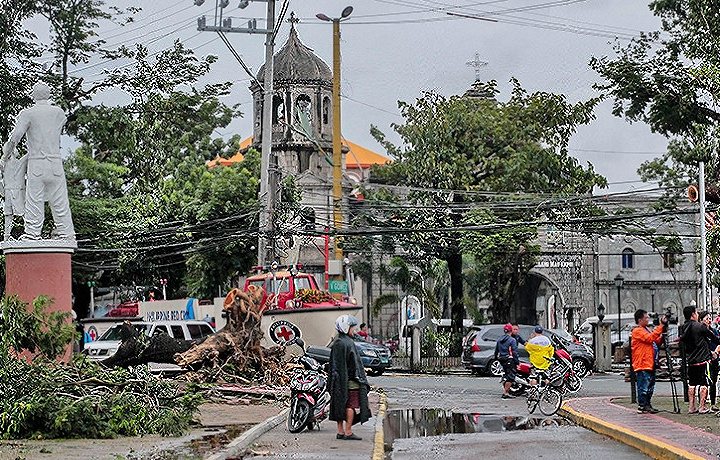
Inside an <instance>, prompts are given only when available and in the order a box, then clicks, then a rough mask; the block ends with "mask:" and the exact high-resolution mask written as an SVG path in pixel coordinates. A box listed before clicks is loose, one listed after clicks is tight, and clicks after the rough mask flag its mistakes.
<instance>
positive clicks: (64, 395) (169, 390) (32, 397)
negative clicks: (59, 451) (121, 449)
mask: <svg viewBox="0 0 720 460" xmlns="http://www.w3.org/2000/svg"><path fill="white" fill-rule="evenodd" d="M0 392H1V393H2V394H3V398H1V399H0V438H2V439H23V438H31V437H32V438H38V437H42V438H113V437H117V436H142V435H144V434H161V435H179V434H182V433H183V432H185V431H186V430H187V429H188V427H189V423H190V422H191V420H192V418H193V415H194V414H195V413H196V411H197V408H198V406H199V404H200V402H201V396H200V394H199V393H197V392H196V390H195V388H194V387H191V388H189V389H188V390H186V391H181V390H180V389H179V388H178V386H177V384H175V383H172V382H169V381H165V380H162V379H160V378H158V377H155V376H153V375H152V374H150V372H149V371H148V368H147V367H146V366H138V367H135V368H132V369H130V370H126V369H122V368H115V369H112V370H107V369H103V368H101V367H99V366H98V365H96V364H92V363H89V362H86V361H84V359H83V358H82V357H79V358H78V359H77V360H76V361H75V362H74V363H71V364H67V365H65V364H61V363H57V362H55V361H47V360H36V361H34V362H32V363H28V362H26V361H24V360H22V359H18V358H15V357H13V356H10V355H8V354H2V355H0Z"/></svg>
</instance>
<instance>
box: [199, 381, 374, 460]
mask: <svg viewBox="0 0 720 460" xmlns="http://www.w3.org/2000/svg"><path fill="white" fill-rule="evenodd" d="M369 397H370V410H371V412H372V417H371V418H370V420H368V421H367V422H366V423H364V424H362V425H360V424H357V425H355V426H354V427H353V432H354V433H355V434H356V435H358V436H360V437H361V438H362V440H361V441H345V440H339V439H336V437H335V434H336V432H337V429H336V423H335V422H332V421H329V420H325V421H323V422H322V423H321V424H320V430H313V431H307V430H305V431H302V432H300V433H296V434H292V433H290V432H289V431H288V430H287V428H286V426H285V422H286V419H287V411H284V412H283V413H281V414H278V415H277V416H275V417H271V418H269V419H267V420H266V421H265V422H263V423H261V424H259V425H256V427H254V428H253V429H251V430H249V431H248V432H246V433H244V434H243V436H241V437H240V438H237V439H236V440H235V441H233V442H232V443H231V444H229V445H228V446H226V447H225V448H224V449H223V450H222V451H221V452H218V453H216V454H215V455H212V456H210V457H206V458H205V460H231V459H243V460H249V459H262V460H270V459H281V458H282V459H286V458H312V459H316V460H321V459H327V460H335V459H337V458H343V459H347V460H354V459H357V460H361V459H362V460H367V459H371V458H372V459H378V460H380V459H382V458H384V447H383V436H382V419H383V418H384V416H385V396H384V395H382V394H378V393H375V392H370V395H369Z"/></svg>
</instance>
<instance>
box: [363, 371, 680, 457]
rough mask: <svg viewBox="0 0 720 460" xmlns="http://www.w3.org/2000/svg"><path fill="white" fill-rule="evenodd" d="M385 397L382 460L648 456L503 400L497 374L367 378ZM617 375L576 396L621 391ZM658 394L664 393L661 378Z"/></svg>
mask: <svg viewBox="0 0 720 460" xmlns="http://www.w3.org/2000/svg"><path fill="white" fill-rule="evenodd" d="M371 384H372V385H374V386H376V387H380V388H382V389H383V390H384V391H385V392H386V394H387V397H388V414H387V416H386V418H385V422H384V424H383V427H384V435H385V442H386V451H391V452H389V453H388V458H392V459H416V458H442V459H444V460H451V459H465V458H524V457H528V456H530V457H551V458H554V459H555V458H558V459H562V458H568V459H571V458H572V459H575V458H598V459H600V458H609V457H614V458H623V459H639V458H648V457H647V456H645V455H644V454H642V453H640V452H638V451H636V450H635V449H633V448H631V447H628V446H626V445H624V444H621V443H619V442H616V441H614V440H611V439H609V438H607V437H605V436H601V435H598V434H596V433H593V432H591V431H588V430H585V429H583V428H580V427H576V426H572V425H570V424H568V423H567V422H566V421H565V420H564V419H562V418H560V417H545V416H542V415H541V414H539V413H536V414H533V415H529V414H528V412H527V408H526V403H525V398H524V397H520V398H515V399H510V400H503V399H501V398H500V395H501V388H500V383H499V379H498V378H496V377H471V376H467V375H444V376H430V375H402V374H388V375H385V376H382V377H376V378H371ZM629 390H630V387H629V383H626V382H624V381H623V379H622V378H621V377H620V376H619V375H615V374H608V375H597V376H589V377H587V378H586V379H585V381H584V385H583V389H582V390H581V391H580V392H579V393H578V395H577V396H579V397H582V396H601V395H608V396H626V395H628V394H629ZM657 393H658V394H665V393H667V394H670V386H669V384H667V383H662V382H660V383H659V384H658V389H657Z"/></svg>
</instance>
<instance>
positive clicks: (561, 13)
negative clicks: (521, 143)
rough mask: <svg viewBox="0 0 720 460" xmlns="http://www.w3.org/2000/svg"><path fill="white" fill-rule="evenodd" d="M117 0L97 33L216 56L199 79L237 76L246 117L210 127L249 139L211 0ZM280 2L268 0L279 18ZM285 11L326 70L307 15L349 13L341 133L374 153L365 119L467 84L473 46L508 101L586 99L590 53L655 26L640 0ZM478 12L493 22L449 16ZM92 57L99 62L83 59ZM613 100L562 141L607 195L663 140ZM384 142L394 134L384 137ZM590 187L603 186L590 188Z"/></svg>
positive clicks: (424, 1)
mask: <svg viewBox="0 0 720 460" xmlns="http://www.w3.org/2000/svg"><path fill="white" fill-rule="evenodd" d="M238 1H239V0H231V2H230V5H229V7H228V8H227V9H226V10H225V16H226V17H227V16H232V17H233V24H234V25H239V24H240V23H244V22H246V21H247V20H248V19H249V18H257V19H258V25H259V26H263V23H264V18H265V13H266V3H265V2H260V1H257V2H251V3H250V5H249V6H248V7H247V8H245V9H242V10H241V9H238V8H237V5H238ZM112 3H114V4H117V5H118V6H120V7H123V6H129V5H133V6H139V7H141V8H142V9H143V11H142V12H141V13H140V14H138V15H137V16H136V19H137V21H136V23H135V24H133V25H130V26H126V27H124V28H118V27H103V28H102V29H101V30H100V31H99V33H100V34H101V36H102V37H103V38H105V39H106V40H107V41H108V42H109V43H110V44H118V43H121V42H125V43H133V42H142V43H145V44H146V45H147V46H149V47H150V49H151V50H159V49H161V48H163V47H168V46H170V44H171V43H172V42H173V41H174V40H175V39H181V40H182V41H183V42H184V43H185V44H186V45H187V46H188V47H191V48H193V49H195V50H196V51H197V53H199V54H201V55H204V54H209V53H214V54H217V55H218V56H219V57H220V62H219V63H218V64H217V65H216V66H215V68H214V70H213V71H212V73H211V75H210V77H209V81H225V80H231V81H234V82H235V87H234V90H233V93H232V95H231V97H230V100H228V103H241V104H242V106H241V107H242V110H243V111H244V112H245V114H246V116H245V117H244V118H243V119H241V120H238V121H236V122H234V123H233V124H232V125H231V126H230V127H229V128H228V129H226V130H223V131H222V132H220V133H219V134H222V135H223V136H230V135H232V134H235V133H240V134H241V135H243V136H248V135H250V134H251V118H252V116H251V115H252V114H251V110H252V106H251V104H250V102H251V95H250V91H249V90H248V86H249V77H248V76H247V75H246V74H245V73H244V71H243V70H242V69H241V68H240V66H239V65H238V64H237V62H236V61H235V59H234V58H233V57H232V56H231V54H230V53H229V52H228V50H227V48H226V47H225V45H224V44H223V43H222V41H221V40H220V38H219V37H218V36H217V35H216V34H215V33H211V32H198V31H197V22H196V20H197V17H199V16H202V15H203V14H204V15H207V16H208V18H211V17H212V15H213V10H214V5H215V1H213V0H208V1H206V2H205V4H204V5H202V6H200V7H198V6H195V5H194V4H193V0H153V1H148V0H135V1H131V0H116V1H115V2H112ZM284 3H285V2H284V1H283V0H277V2H276V4H277V11H278V13H280V11H281V9H282V7H283V4H284ZM287 3H288V8H287V15H286V17H285V19H287V18H288V17H289V14H290V12H291V11H292V12H295V14H296V16H297V17H299V18H300V23H299V24H298V26H297V28H298V32H299V35H300V38H301V40H302V41H303V42H304V43H305V44H306V45H307V46H309V47H310V48H312V49H313V50H314V51H315V52H316V54H317V55H319V56H320V57H321V58H323V59H324V60H325V61H326V62H327V63H328V65H332V25H331V24H330V23H327V22H322V21H320V20H318V19H316V18H315V14H316V13H320V12H322V13H325V14H327V15H328V16H331V17H337V16H340V13H341V11H342V10H343V8H344V7H345V6H348V5H352V6H353V7H354V12H353V13H352V15H351V16H350V18H349V19H348V20H347V21H346V22H343V23H342V26H341V30H342V42H341V52H342V91H341V92H342V95H343V99H342V131H343V136H344V137H346V138H348V139H349V140H351V141H353V142H356V143H359V144H361V145H363V146H364V147H367V148H369V149H372V150H375V151H377V152H379V153H384V152H383V151H382V148H381V147H380V145H379V144H377V142H376V141H375V140H374V139H373V138H372V136H371V135H370V132H369V131H370V125H371V124H374V125H377V126H378V127H379V128H380V129H381V130H382V131H384V132H385V133H386V134H390V133H391V131H392V129H391V127H390V124H391V123H394V122H402V118H401V117H400V116H399V111H398V109H397V101H398V100H402V101H408V102H412V101H413V100H415V99H416V98H417V97H419V96H420V94H421V92H422V91H423V90H435V91H437V92H440V93H442V94H444V95H446V96H450V95H453V94H461V93H463V92H464V91H465V90H466V89H467V88H468V87H469V86H470V85H471V84H472V82H473V81H474V80H475V70H474V69H473V68H472V67H470V66H468V65H467V62H468V61H470V60H471V59H473V57H474V55H475V53H476V52H477V53H479V56H480V59H482V60H484V61H487V62H488V64H487V65H486V66H485V67H483V68H481V69H480V74H479V75H480V79H481V80H490V79H495V80H497V81H498V82H499V84H500V88H501V90H502V92H501V94H500V95H499V99H501V100H505V99H507V98H508V97H509V93H508V91H509V84H508V81H509V80H510V78H512V77H515V78H517V79H518V80H519V81H520V83H521V84H522V86H523V87H524V88H525V89H527V90H528V91H539V90H542V91H550V92H555V93H563V94H565V95H567V97H568V98H569V100H570V101H572V102H576V101H579V100H586V99H588V98H590V97H592V96H595V95H596V94H597V93H596V92H595V91H594V90H593V89H592V84H593V83H595V82H598V81H599V80H600V79H599V77H598V75H597V74H595V73H594V72H593V71H592V70H590V68H589V67H588V62H589V60H590V58H591V57H592V56H598V57H599V56H603V55H613V54H614V53H613V50H612V44H613V43H614V40H615V37H617V38H619V39H620V41H621V43H627V42H628V40H629V38H630V37H633V36H636V35H637V34H638V33H639V32H640V31H649V30H657V29H658V28H659V21H658V20H657V18H655V17H654V16H653V15H652V14H651V13H650V11H649V10H648V7H647V2H646V1H644V0H640V1H637V0H631V1H628V0H490V1H488V0H485V1H472V0H343V1H337V0H313V1H301V0H291V1H288V2H287ZM448 13H454V14H459V15H466V16H482V17H485V18H492V19H494V20H496V21H497V22H488V21H482V20H477V19H470V18H463V17H460V16H451V15H448ZM288 31H289V24H288V23H287V22H284V23H283V25H282V28H281V30H280V32H279V34H278V38H277V43H276V51H277V50H278V49H279V48H280V47H281V46H282V45H283V44H284V43H285V41H286V40H287V36H288ZM229 39H230V41H231V43H232V45H233V46H234V47H235V49H236V50H237V51H238V52H239V53H240V54H241V56H242V58H243V60H244V61H245V62H246V63H247V65H248V66H250V67H251V68H252V70H253V71H254V72H257V70H258V69H259V67H260V66H261V65H262V64H263V62H264V36H261V35H247V34H230V35H229ZM92 64H97V65H92ZM111 65H112V64H108V63H91V66H87V65H86V66H80V67H79V68H78V69H76V70H75V72H74V75H76V76H84V77H86V78H87V79H89V80H92V79H93V78H97V73H98V72H99V71H100V70H101V69H103V68H108V67H110V66H111ZM610 109H611V103H610V102H606V103H604V104H603V105H602V106H600V107H599V108H598V109H597V120H595V121H594V122H593V123H592V124H591V125H590V126H587V127H583V128H581V129H580V131H579V132H578V134H577V135H576V136H575V137H574V138H573V140H572V142H571V145H570V147H571V154H572V155H573V156H574V157H576V158H578V159H579V160H580V161H581V162H582V163H583V164H586V163H587V162H588V161H589V162H591V163H593V164H594V166H595V168H596V170H597V171H598V172H599V173H601V174H603V175H605V176H606V177H607V178H608V180H609V181H610V182H611V187H610V190H609V191H611V192H617V191H623V190H632V189H638V188H640V189H644V188H648V187H652V185H651V186H648V185H647V184H642V183H641V182H640V181H639V179H638V176H637V174H636V170H637V167H638V166H639V164H640V163H641V162H642V161H644V160H647V159H651V158H653V157H656V156H659V155H661V154H662V153H663V152H664V150H665V148H666V145H667V140H666V139H665V138H663V137H662V136H658V135H653V134H651V133H650V130H649V129H648V127H647V126H646V125H644V124H634V125H630V124H628V123H627V122H626V121H625V120H622V119H618V118H616V117H613V116H612V114H611V113H610ZM390 138H391V139H397V138H396V137H394V136H390ZM597 192H598V193H604V192H607V190H599V191H597Z"/></svg>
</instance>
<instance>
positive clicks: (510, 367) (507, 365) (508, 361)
mask: <svg viewBox="0 0 720 460" xmlns="http://www.w3.org/2000/svg"><path fill="white" fill-rule="evenodd" d="M498 361H500V364H502V367H503V372H505V375H504V376H503V380H505V381H506V382H514V381H515V372H516V371H517V363H516V362H515V360H514V359H513V358H511V357H509V356H506V357H500V358H498Z"/></svg>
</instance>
